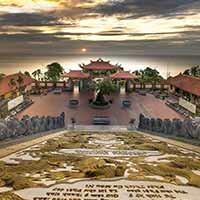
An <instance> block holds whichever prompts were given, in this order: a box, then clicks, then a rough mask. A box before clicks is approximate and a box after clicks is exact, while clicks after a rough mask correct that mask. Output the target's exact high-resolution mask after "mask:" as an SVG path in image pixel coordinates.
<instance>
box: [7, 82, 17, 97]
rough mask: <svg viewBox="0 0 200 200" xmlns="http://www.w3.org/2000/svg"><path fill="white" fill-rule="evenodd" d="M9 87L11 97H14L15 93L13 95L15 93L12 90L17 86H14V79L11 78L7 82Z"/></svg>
mask: <svg viewBox="0 0 200 200" xmlns="http://www.w3.org/2000/svg"><path fill="white" fill-rule="evenodd" d="M8 84H9V86H10V87H11V88H12V90H13V91H12V96H15V95H16V93H15V91H14V88H15V86H16V85H17V84H16V82H15V79H14V78H11V79H10V80H9V83H8Z"/></svg>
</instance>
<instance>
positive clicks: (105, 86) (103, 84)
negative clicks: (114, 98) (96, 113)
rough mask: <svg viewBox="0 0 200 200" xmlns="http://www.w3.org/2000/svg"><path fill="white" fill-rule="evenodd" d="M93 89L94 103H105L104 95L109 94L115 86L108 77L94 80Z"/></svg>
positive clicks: (113, 90) (114, 89)
mask: <svg viewBox="0 0 200 200" xmlns="http://www.w3.org/2000/svg"><path fill="white" fill-rule="evenodd" d="M93 87H94V89H95V91H96V94H97V95H96V99H95V102H94V104H98V105H105V104H107V102H106V100H105V95H110V94H111V93H113V92H115V91H116V89H117V88H116V86H115V85H114V84H113V82H112V81H111V80H110V79H104V80H99V81H96V82H94V86H93Z"/></svg>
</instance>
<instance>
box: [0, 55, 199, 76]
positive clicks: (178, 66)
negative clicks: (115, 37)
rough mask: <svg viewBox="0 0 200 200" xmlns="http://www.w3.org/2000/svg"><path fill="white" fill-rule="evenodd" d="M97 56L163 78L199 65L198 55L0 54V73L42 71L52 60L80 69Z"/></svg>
mask: <svg viewBox="0 0 200 200" xmlns="http://www.w3.org/2000/svg"><path fill="white" fill-rule="evenodd" d="M98 58H102V59H104V60H106V61H107V60H110V62H111V63H112V64H121V66H122V67H124V69H125V70H129V71H135V70H139V69H144V68H146V67H151V68H153V69H157V70H158V71H159V72H160V73H161V75H162V76H163V77H164V78H166V77H167V76H175V75H177V74H179V73H180V72H184V70H185V69H187V68H190V67H192V66H194V65H200V56H134V55H122V56H107V55H106V56H102V55H66V56H23V57H22V56H9V57H8V56H0V73H4V74H12V73H16V72H19V71H21V72H24V71H29V72H30V73H32V72H33V71H34V70H35V69H38V68H40V69H41V70H42V71H43V72H44V71H45V67H46V66H47V65H48V64H50V63H52V62H59V63H60V64H61V65H62V66H63V67H64V68H65V70H66V71H69V70H70V69H80V68H79V64H81V63H85V64H88V63H89V62H90V60H97V59H98Z"/></svg>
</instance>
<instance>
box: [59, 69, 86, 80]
mask: <svg viewBox="0 0 200 200" xmlns="http://www.w3.org/2000/svg"><path fill="white" fill-rule="evenodd" d="M62 77H64V78H72V79H84V78H89V74H87V73H84V72H82V71H81V70H70V72H69V73H65V74H63V75H62Z"/></svg>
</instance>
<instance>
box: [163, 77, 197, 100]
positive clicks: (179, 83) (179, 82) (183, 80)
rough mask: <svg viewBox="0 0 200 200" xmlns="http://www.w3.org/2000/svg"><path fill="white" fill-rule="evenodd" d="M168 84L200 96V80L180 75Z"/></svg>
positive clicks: (169, 80)
mask: <svg viewBox="0 0 200 200" xmlns="http://www.w3.org/2000/svg"><path fill="white" fill-rule="evenodd" d="M167 82H168V83H169V84H170V85H173V86H175V87H177V88H180V89H182V90H184V91H186V92H189V93H191V94H194V95H197V96H200V78H197V77H192V76H187V75H183V74H179V75H178V76H175V77H172V78H169V79H168V80H167Z"/></svg>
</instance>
